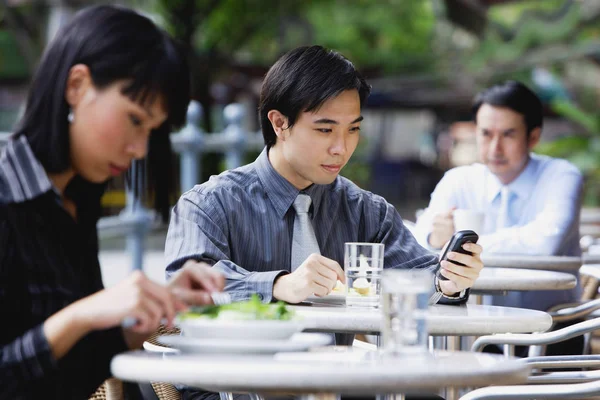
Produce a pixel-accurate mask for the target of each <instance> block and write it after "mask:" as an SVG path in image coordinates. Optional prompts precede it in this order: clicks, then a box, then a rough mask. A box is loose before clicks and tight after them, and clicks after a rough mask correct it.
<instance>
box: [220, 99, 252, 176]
mask: <svg viewBox="0 0 600 400" xmlns="http://www.w3.org/2000/svg"><path fill="white" fill-rule="evenodd" d="M223 114H224V116H225V124H226V126H225V130H224V131H223V134H224V136H225V138H226V139H227V142H228V143H229V146H228V148H227V150H226V152H225V166H226V168H227V169H234V168H237V167H240V166H242V165H243V164H244V154H245V153H246V145H247V138H246V132H244V129H243V128H242V119H243V118H244V106H243V105H241V104H238V103H232V104H229V105H228V106H226V107H225V108H224V109H223Z"/></svg>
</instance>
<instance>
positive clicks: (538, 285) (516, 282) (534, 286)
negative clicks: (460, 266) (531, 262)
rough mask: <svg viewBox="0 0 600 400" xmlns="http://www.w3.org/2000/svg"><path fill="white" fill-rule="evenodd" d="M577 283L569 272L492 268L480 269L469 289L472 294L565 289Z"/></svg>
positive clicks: (571, 287)
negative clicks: (477, 276)
mask: <svg viewBox="0 0 600 400" xmlns="http://www.w3.org/2000/svg"><path fill="white" fill-rule="evenodd" d="M576 285H577V278H576V277H575V276H574V275H572V274H569V273H565V272H558V271H543V270H536V269H524V268H523V269H521V268H492V267H486V268H484V269H482V270H481V273H480V275H479V278H477V280H476V281H475V284H474V285H473V287H472V289H471V293H474V294H493V293H497V292H506V291H522V290H567V289H573V288H574V287H575V286H576Z"/></svg>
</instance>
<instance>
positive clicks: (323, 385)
mask: <svg viewBox="0 0 600 400" xmlns="http://www.w3.org/2000/svg"><path fill="white" fill-rule="evenodd" d="M332 349H333V351H331V352H329V353H327V354H326V353H322V352H317V353H310V352H308V353H280V354H278V355H275V356H271V355H254V356H250V355H235V354H229V355H211V354H165V355H161V354H156V353H148V352H143V351H132V352H126V353H122V354H118V355H116V356H115V357H114V358H113V360H112V362H111V371H112V374H113V375H114V376H115V377H116V378H119V379H121V380H125V381H133V382H168V383H174V384H183V385H188V386H191V387H198V388H203V389H205V390H209V391H215V392H246V393H248V392H250V393H258V394H261V395H267V394H273V395H276V394H295V395H300V396H302V397H304V398H309V396H308V395H311V394H326V393H330V394H333V393H335V394H342V395H382V394H383V395H385V394H390V393H404V394H405V393H422V392H429V393H433V392H437V391H438V390H440V389H443V388H447V387H452V388H455V389H456V388H463V387H481V386H488V385H490V384H494V385H498V384H517V383H524V382H525V381H526V379H527V376H528V375H529V373H530V367H529V366H528V365H527V364H526V363H523V362H520V361H518V360H516V359H513V358H504V357H502V356H498V355H492V354H484V353H467V352H436V353H433V354H432V353H426V352H425V353H419V354H415V355H404V356H400V357H396V358H389V357H381V356H378V355H377V353H367V354H359V355H358V356H356V354H355V353H354V352H352V351H351V350H348V351H347V352H339V351H335V349H339V348H332ZM399 396H400V398H402V395H399ZM391 397H396V396H391ZM396 398H398V397H396Z"/></svg>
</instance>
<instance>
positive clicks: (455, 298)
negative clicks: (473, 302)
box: [434, 275, 470, 304]
mask: <svg viewBox="0 0 600 400" xmlns="http://www.w3.org/2000/svg"><path fill="white" fill-rule="evenodd" d="M434 286H435V290H436V292H439V293H441V294H442V297H441V298H440V300H439V304H463V303H466V301H467V300H468V299H469V292H470V290H469V289H463V290H462V291H460V292H459V293H455V294H454V295H452V296H451V295H447V294H444V292H442V288H441V287H440V281H439V279H438V277H437V275H436V276H435V277H434Z"/></svg>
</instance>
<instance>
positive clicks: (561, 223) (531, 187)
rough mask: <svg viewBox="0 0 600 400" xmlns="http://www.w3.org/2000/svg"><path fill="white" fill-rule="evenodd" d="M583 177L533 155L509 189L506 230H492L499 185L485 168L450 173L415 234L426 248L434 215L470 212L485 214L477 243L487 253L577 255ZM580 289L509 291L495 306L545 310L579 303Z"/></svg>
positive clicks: (561, 164) (558, 161) (566, 164)
mask: <svg viewBox="0 0 600 400" xmlns="http://www.w3.org/2000/svg"><path fill="white" fill-rule="evenodd" d="M582 184H583V179H582V176H581V173H580V172H579V170H578V169H577V168H576V167H575V166H574V165H572V164H570V163H569V162H567V161H565V160H561V159H555V158H551V157H547V156H541V155H537V154H533V153H532V154H531V155H530V160H529V162H528V163H527V166H526V167H525V169H524V170H523V172H522V173H521V174H520V175H519V176H518V177H517V178H516V179H515V180H514V181H513V182H511V183H510V184H509V185H507V187H508V189H509V190H510V192H511V197H510V202H509V205H508V213H507V215H506V217H505V218H506V227H503V228H499V227H496V222H497V221H498V216H499V211H500V203H501V199H500V192H501V190H502V183H501V182H500V181H499V180H498V178H497V177H496V176H495V175H494V174H492V173H491V172H490V170H489V169H488V168H487V167H486V166H485V165H483V164H473V165H469V166H463V167H457V168H453V169H451V170H450V171H448V172H447V173H446V174H445V175H444V177H443V178H442V180H441V181H440V182H439V183H438V185H437V187H436V188H435V190H434V192H433V193H432V195H431V201H430V203H429V206H428V208H427V209H426V210H425V212H424V213H423V214H422V215H421V216H420V217H419V219H418V220H417V224H416V228H415V229H416V232H415V234H416V236H417V239H418V240H419V242H420V243H421V244H422V245H425V246H426V245H427V237H428V236H429V234H430V233H431V226H432V222H433V218H434V216H435V215H436V214H439V213H442V212H445V211H448V210H449V209H450V208H452V207H456V208H457V209H471V210H477V211H482V212H483V213H484V214H485V223H484V228H483V231H482V232H480V239H479V242H478V243H479V244H480V245H481V246H482V247H483V252H484V253H488V254H526V255H557V256H579V255H581V249H580V246H579V213H580V208H581V192H582ZM579 293H580V288H579V286H578V287H576V288H575V289H572V290H567V291H547V292H546V291H542V292H538V291H536V292H511V293H509V295H507V296H494V297H495V299H494V304H497V305H506V306H514V307H524V308H534V309H539V310H546V309H548V308H549V307H551V306H553V305H555V304H559V303H564V302H569V301H574V300H577V299H578V297H579Z"/></svg>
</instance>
